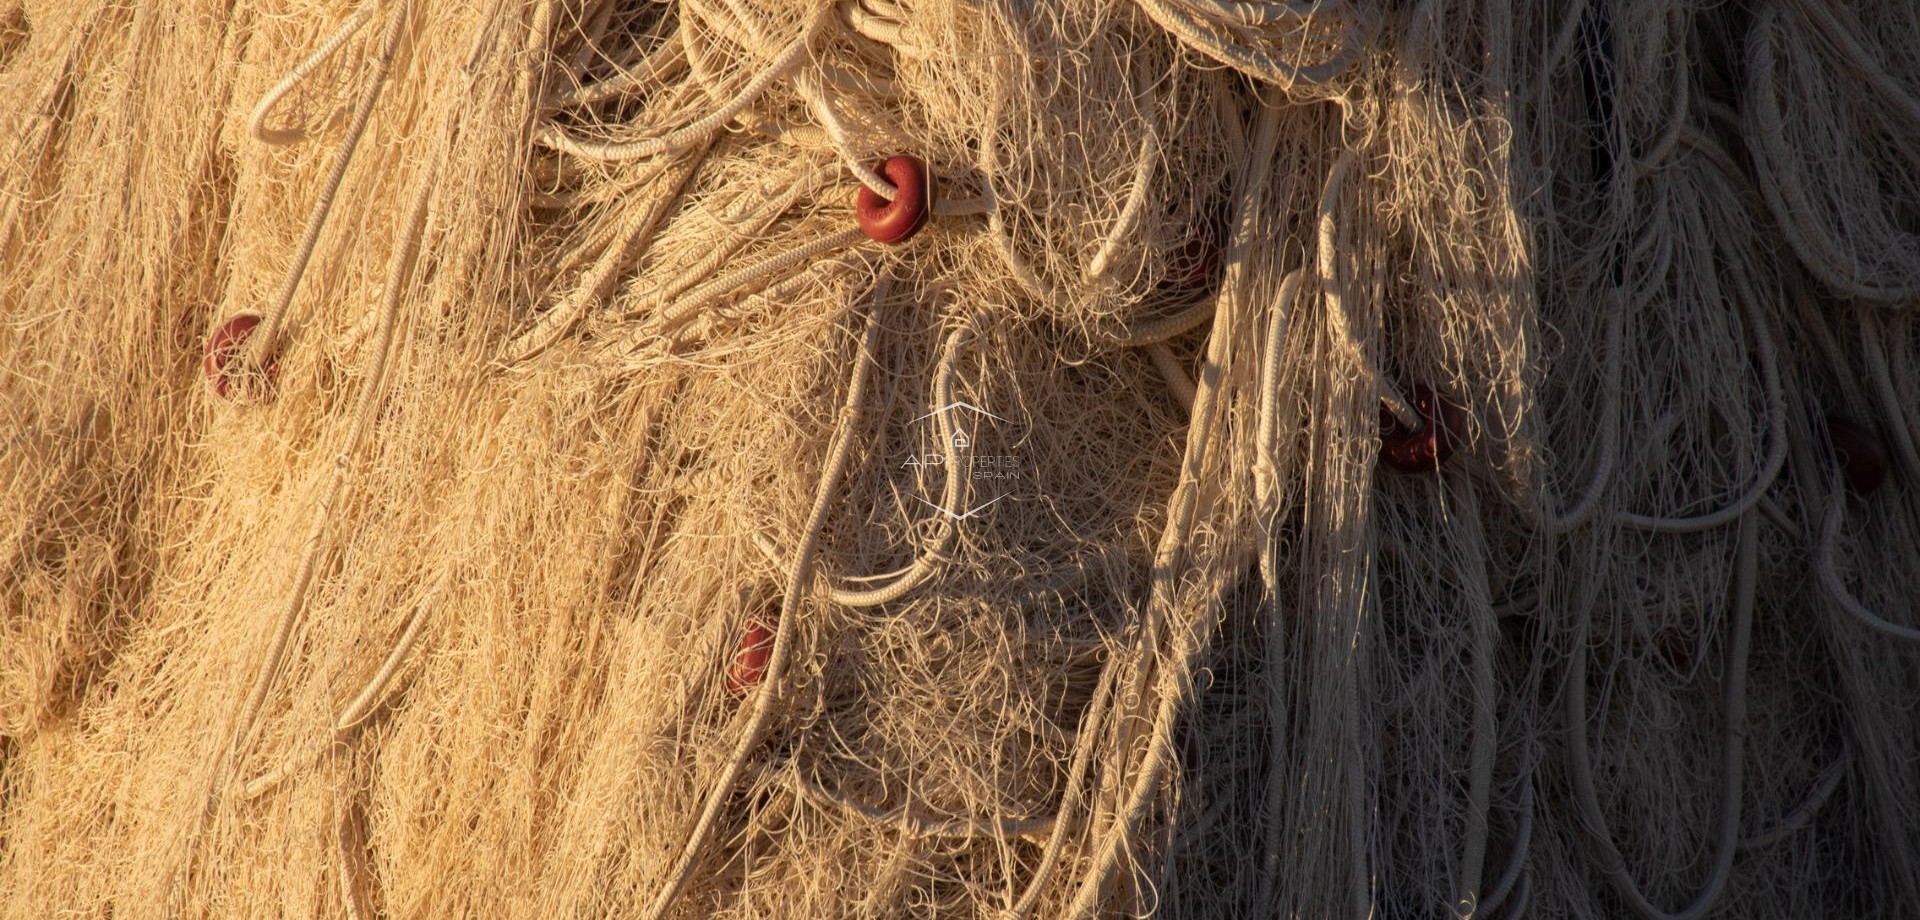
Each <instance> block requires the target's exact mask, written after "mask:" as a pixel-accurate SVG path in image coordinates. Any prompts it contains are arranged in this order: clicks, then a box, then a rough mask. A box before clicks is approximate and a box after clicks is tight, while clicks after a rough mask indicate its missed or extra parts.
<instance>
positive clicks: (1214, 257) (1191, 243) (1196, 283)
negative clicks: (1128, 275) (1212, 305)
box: [1165, 225, 1220, 291]
mask: <svg viewBox="0 0 1920 920" xmlns="http://www.w3.org/2000/svg"><path fill="white" fill-rule="evenodd" d="M1219 277H1220V235H1219V233H1218V232H1217V231H1215V230H1214V228H1213V227H1212V226H1211V225H1202V226H1201V227H1200V228H1199V229H1197V230H1195V231H1194V232H1193V235H1192V236H1190V237H1187V241H1186V242H1184V243H1181V244H1180V248H1179V249H1177V250H1175V251H1174V254H1173V259H1172V260H1170V261H1169V262H1168V263H1167V277H1166V282H1165V283H1166V286H1167V288H1169V289H1171V290H1175V291H1198V290H1204V289H1206V288H1210V287H1212V286H1213V283H1214V281H1216V280H1217V279H1218V278H1219Z"/></svg>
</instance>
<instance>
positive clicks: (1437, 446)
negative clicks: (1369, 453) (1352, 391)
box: [1380, 383, 1467, 473]
mask: <svg viewBox="0 0 1920 920" xmlns="http://www.w3.org/2000/svg"><path fill="white" fill-rule="evenodd" d="M1413 411H1414V412H1415V413H1417V414H1419V416H1420V422H1421V424H1420V427H1419V428H1418V429H1417V430H1413V431H1408V430H1407V429H1406V428H1405V427H1403V426H1402V425H1401V424H1400V420H1399V419H1397V418H1395V417H1394V415H1393V413H1392V412H1389V411H1387V410H1386V408H1384V407H1382V408H1381V410H1380V459H1381V461H1382V462H1384V463H1386V464H1387V465H1388V466H1391V467H1393V468H1394V469H1397V470H1400V471H1401V472H1405V473H1431V472H1433V471H1434V470H1437V469H1439V468H1440V464H1442V463H1445V462H1447V458H1448V457H1451V456H1453V451H1454V448H1456V447H1458V446H1459V439H1460V437H1461V435H1463V434H1465V433H1466V430H1467V410H1466V409H1465V408H1464V407H1462V406H1460V405H1459V404H1458V403H1455V402H1454V401H1453V400H1450V399H1447V398H1446V397H1444V396H1441V395H1440V394H1439V393H1437V392H1435V391H1434V389H1433V388H1432V387H1430V386H1427V385H1426V384H1424V383H1420V384H1414V387H1413Z"/></svg>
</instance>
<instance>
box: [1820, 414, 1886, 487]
mask: <svg viewBox="0 0 1920 920" xmlns="http://www.w3.org/2000/svg"><path fill="white" fill-rule="evenodd" d="M1827 440H1828V441H1829V442H1831V443H1832V444H1833V454H1834V459H1836V460H1838V461H1840V475H1841V476H1843V477H1845V478H1846V480H1847V487H1848V488H1850V489H1852V490H1853V491H1855V492H1858V493H1859V494H1861V495H1866V494H1869V493H1871V492H1872V491H1873V490H1875V489H1878V488H1880V484H1881V483H1883V482H1886V481H1887V466H1888V463H1887V450H1886V448H1884V447H1881V446H1880V439H1879V438H1876V437H1874V435H1873V432H1872V431H1869V430H1867V428H1866V427H1864V426H1862V425H1856V424H1854V423H1853V422H1850V421H1848V420H1846V419H1844V418H1840V417H1839V416H1836V415H1829V416H1827Z"/></svg>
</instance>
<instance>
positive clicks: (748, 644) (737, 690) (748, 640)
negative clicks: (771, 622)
mask: <svg viewBox="0 0 1920 920" xmlns="http://www.w3.org/2000/svg"><path fill="white" fill-rule="evenodd" d="M772 658H773V630H771V629H768V628H767V627H766V625H765V624H762V623H761V622H759V621H758V620H749V621H748V622H747V632H746V634H745V635H743V636H741V637H740V647H739V648H738V649H737V650H735V651H734V653H733V663H732V664H730V665H728V666H727V692H728V693H731V694H733V695H734V696H745V695H746V693H747V691H748V690H751V689H753V688H754V687H757V686H759V685H760V682H761V681H763V680H765V679H766V678H767V662H768V661H769V660H770V659H772Z"/></svg>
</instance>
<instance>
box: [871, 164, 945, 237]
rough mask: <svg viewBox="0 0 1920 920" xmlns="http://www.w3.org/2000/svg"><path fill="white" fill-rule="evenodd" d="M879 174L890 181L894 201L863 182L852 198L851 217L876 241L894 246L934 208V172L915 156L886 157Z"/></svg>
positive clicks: (919, 226)
mask: <svg viewBox="0 0 1920 920" xmlns="http://www.w3.org/2000/svg"><path fill="white" fill-rule="evenodd" d="M880 175H881V176H883V177H885V178H886V180H887V181H888V182H891V183H893V188H894V192H893V200H892V201H888V200H886V199H885V198H882V197H880V193H879V192H876V191H874V190H873V189H870V188H867V187H866V186H864V185H862V186H861V187H860V193H859V196H858V197H857V198H855V199H854V204H853V215H854V220H856V221H858V222H859V224H860V230H861V232H863V233H865V234H866V235H867V236H868V237H870V238H872V239H873V240H874V241H875V242H878V243H886V244H887V245H889V246H891V245H896V244H899V243H904V242H906V241H907V240H909V239H911V238H912V237H913V235H914V234H915V233H919V232H920V228H921V227H923V226H925V225H926V223H927V215H928V214H930V213H932V211H933V172H932V171H931V170H929V169H927V165H926V164H925V163H922V162H920V159H919V158H918V157H910V156H904V155H902V156H894V157H888V158H887V161H886V162H885V163H882V164H880Z"/></svg>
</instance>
